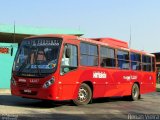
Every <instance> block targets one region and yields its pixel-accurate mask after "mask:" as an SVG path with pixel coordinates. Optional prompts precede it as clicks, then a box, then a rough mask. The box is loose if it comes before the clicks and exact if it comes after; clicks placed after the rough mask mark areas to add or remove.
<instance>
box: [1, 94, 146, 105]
mask: <svg viewBox="0 0 160 120" xmlns="http://www.w3.org/2000/svg"><path fill="white" fill-rule="evenodd" d="M141 100H143V98H142V99H141ZM119 101H129V100H128V99H125V98H123V97H113V98H98V99H93V100H92V104H97V103H98V104H100V103H107V102H119ZM0 105H5V106H18V107H28V108H55V107H60V106H75V105H74V104H73V102H72V101H44V100H35V99H27V98H21V97H16V96H12V95H0Z"/></svg>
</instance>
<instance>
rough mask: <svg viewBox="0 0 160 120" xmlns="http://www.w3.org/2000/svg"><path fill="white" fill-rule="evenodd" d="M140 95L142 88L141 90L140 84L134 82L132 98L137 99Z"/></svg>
mask: <svg viewBox="0 0 160 120" xmlns="http://www.w3.org/2000/svg"><path fill="white" fill-rule="evenodd" d="M139 97H140V90H139V86H138V84H137V83H134V84H133V86H132V91H131V96H130V98H131V100H132V101H136V100H138V99H139Z"/></svg>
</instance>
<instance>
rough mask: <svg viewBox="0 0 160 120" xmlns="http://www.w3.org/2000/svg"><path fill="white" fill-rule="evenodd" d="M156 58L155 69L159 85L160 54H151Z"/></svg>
mask: <svg viewBox="0 0 160 120" xmlns="http://www.w3.org/2000/svg"><path fill="white" fill-rule="evenodd" d="M153 54H154V55H155V56H156V67H157V83H160V52H157V53H153Z"/></svg>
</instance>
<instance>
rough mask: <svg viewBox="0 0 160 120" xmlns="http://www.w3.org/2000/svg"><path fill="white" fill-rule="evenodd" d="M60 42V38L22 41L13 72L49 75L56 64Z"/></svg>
mask: <svg viewBox="0 0 160 120" xmlns="http://www.w3.org/2000/svg"><path fill="white" fill-rule="evenodd" d="M61 43H62V40H61V39H60V38H34V39H25V40H23V41H22V43H21V46H20V49H19V50H18V52H17V55H16V58H15V62H14V65H13V71H14V72H16V73H17V75H22V74H24V73H25V74H26V73H27V74H35V75H36V74H38V75H41V74H50V73H53V72H54V71H55V70H56V68H57V64H58V56H59V51H60V47H61Z"/></svg>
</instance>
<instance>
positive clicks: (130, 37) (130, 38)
mask: <svg viewBox="0 0 160 120" xmlns="http://www.w3.org/2000/svg"><path fill="white" fill-rule="evenodd" d="M129 34H130V35H129V48H131V43H132V28H131V25H130V33H129Z"/></svg>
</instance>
